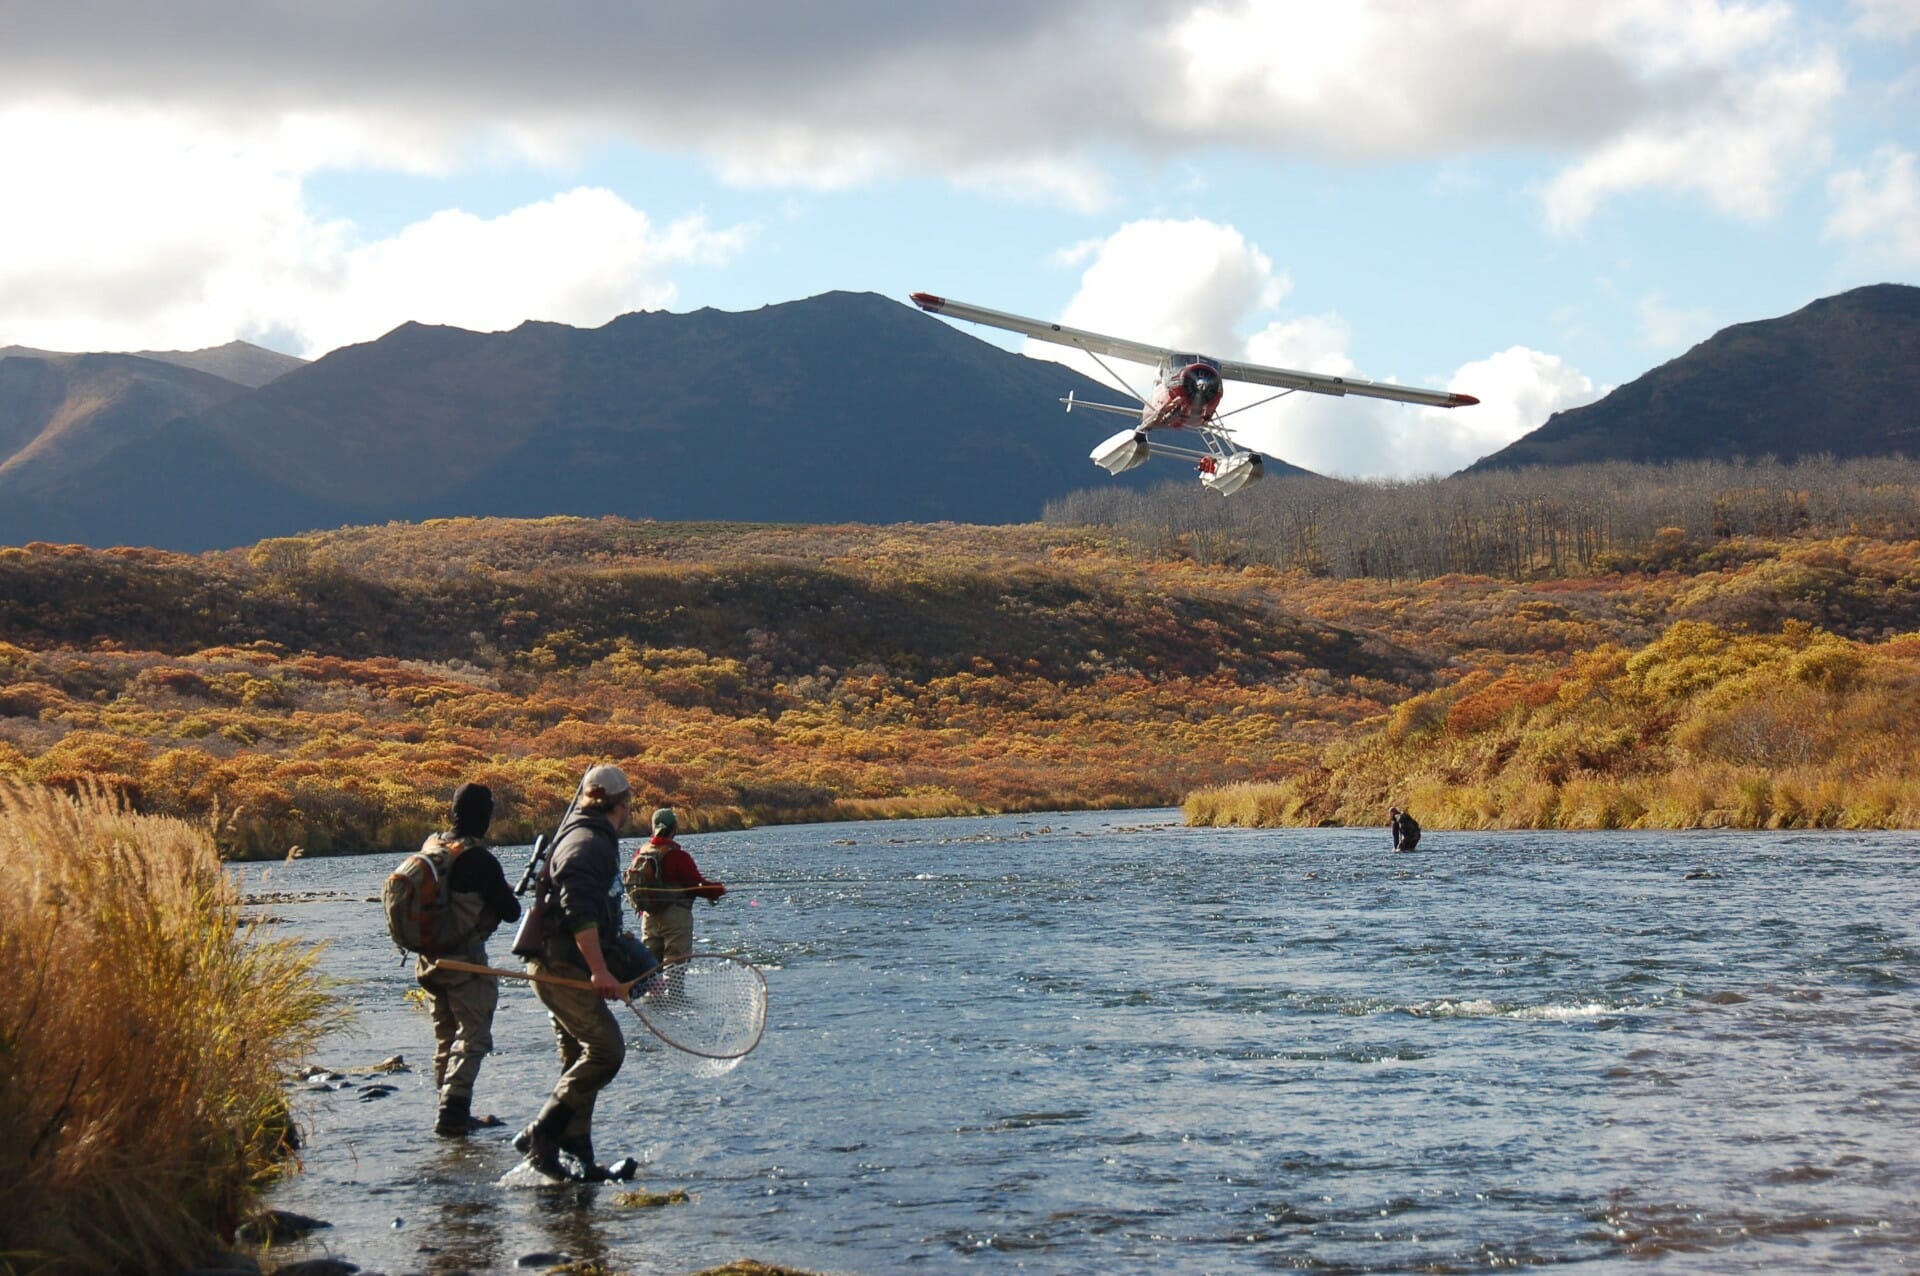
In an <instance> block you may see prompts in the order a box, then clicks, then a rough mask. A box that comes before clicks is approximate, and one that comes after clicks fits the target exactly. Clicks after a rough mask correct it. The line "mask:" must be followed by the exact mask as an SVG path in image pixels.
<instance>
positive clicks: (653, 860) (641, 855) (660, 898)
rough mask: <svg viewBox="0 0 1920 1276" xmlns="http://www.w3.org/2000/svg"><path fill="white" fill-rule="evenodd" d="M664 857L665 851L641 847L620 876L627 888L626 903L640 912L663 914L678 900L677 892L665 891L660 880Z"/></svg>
mask: <svg viewBox="0 0 1920 1276" xmlns="http://www.w3.org/2000/svg"><path fill="white" fill-rule="evenodd" d="M666 857H667V853H666V852H665V851H656V850H653V849H652V848H650V847H646V846H642V847H641V848H640V849H639V850H637V851H635V852H634V853H633V862H632V863H631V864H629V865H627V871H626V872H624V873H622V874H621V875H620V878H621V882H622V884H623V885H625V886H626V888H627V902H628V903H630V904H632V905H633V906H634V908H635V909H637V910H639V911H640V912H643V913H664V912H666V911H667V909H669V908H671V907H672V906H673V904H674V902H675V901H676V900H677V899H678V898H679V895H678V893H677V892H675V891H672V890H669V889H667V886H666V883H665V882H663V881H661V880H660V865H661V863H662V861H664V860H665V859H666Z"/></svg>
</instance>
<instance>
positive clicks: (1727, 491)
mask: <svg viewBox="0 0 1920 1276" xmlns="http://www.w3.org/2000/svg"><path fill="white" fill-rule="evenodd" d="M1044 517H1045V520H1046V521H1047V522H1048V523H1052V524H1056V525H1083V526H1084V525H1092V526H1106V527H1111V528H1114V529H1115V530H1117V531H1120V532H1122V533H1124V534H1125V535H1127V536H1128V537H1129V538H1130V539H1132V540H1133V541H1135V542H1136V543H1138V544H1139V545H1141V546H1142V548H1145V549H1148V550H1150V551H1158V552H1169V551H1178V552H1182V553H1185V554H1188V555H1191V556H1192V558H1193V559H1194V560H1195V561H1197V562H1199V563H1202V564H1206V565H1213V564H1225V565H1232V564H1243V565H1244V564H1255V563H1260V564H1266V565H1268V566H1272V567H1276V568H1281V569H1293V570H1299V571H1304V572H1308V573H1310V574H1313V575H1317V576H1331V577H1335V578H1338V579H1353V578H1374V579H1380V580H1430V579H1433V578H1435V577H1439V576H1445V575H1448V574H1450V573H1455V572H1464V573H1474V574H1482V575H1490V576H1498V577H1503V578H1507V579H1514V580H1524V579H1528V578H1540V577H1556V576H1564V575H1584V574H1587V573H1591V572H1595V571H1601V572H1604V571H1609V570H1616V569H1644V568H1650V567H1658V566H1660V565H1661V560H1662V558H1663V557H1669V556H1672V555H1674V554H1676V553H1678V552H1681V551H1682V549H1683V548H1685V547H1691V551H1697V549H1698V547H1699V546H1701V545H1703V544H1708V543H1711V542H1712V541H1714V540H1725V539H1729V538H1732V537H1736V536H1760V537H1769V538H1772V537H1798V536H1817V537H1832V536H1852V535H1860V536H1871V537H1876V538H1885V539H1892V540H1901V539H1911V538H1915V537H1920V461H1910V460H1907V459H1905V458H1902V457H1888V458H1867V459H1855V460H1844V461H1837V460H1834V459H1832V458H1830V457H1823V458H1817V459H1811V460H1801V461H1797V462H1795V463H1793V464H1782V463H1780V462H1777V461H1774V460H1771V459H1763V460H1760V461H1754V462H1725V461H1688V462H1679V463H1675V464H1671V465H1636V464H1629V463H1625V462H1611V463H1607V464H1600V465H1580V466H1565V467H1529V468H1526V469H1521V470H1511V471H1502V472H1496V473H1488V474H1459V475H1454V476H1451V477H1448V478H1430V479H1417V480H1411V481H1408V480H1388V481H1378V482H1346V481H1341V480H1336V479H1327V478H1320V477H1318V476H1289V477H1285V478H1276V479H1270V480H1268V481H1267V482H1264V483H1261V484H1259V485H1258V486H1255V487H1252V488H1248V489H1247V490H1245V491H1243V492H1241V493H1239V494H1237V495H1235V496H1233V497H1232V498H1231V499H1226V500H1223V499H1220V498H1218V497H1216V496H1215V495H1214V494H1213V493H1211V492H1207V491H1204V490H1201V489H1199V488H1198V487H1197V486H1196V485H1194V484H1192V483H1169V484H1166V485H1164V486H1162V487H1159V488H1156V489H1154V490H1152V491H1147V492H1135V491H1129V490H1126V489H1124V488H1101V489H1095V490H1090V491H1083V492H1078V493H1075V494H1074V495H1072V496H1069V497H1065V498H1063V499H1061V500H1057V501H1053V502H1050V503H1049V504H1048V505H1047V508H1046V513H1045V516H1044ZM1691 551H1690V552H1691Z"/></svg>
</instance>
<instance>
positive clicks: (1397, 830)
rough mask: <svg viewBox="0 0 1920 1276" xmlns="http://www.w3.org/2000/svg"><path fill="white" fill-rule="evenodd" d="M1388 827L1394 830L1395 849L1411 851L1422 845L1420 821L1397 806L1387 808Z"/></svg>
mask: <svg viewBox="0 0 1920 1276" xmlns="http://www.w3.org/2000/svg"><path fill="white" fill-rule="evenodd" d="M1387 827H1388V828H1389V829H1392V830H1393V849H1394V850H1396V851H1410V850H1412V849H1413V848H1414V847H1416V846H1418V845H1420V821H1418V820H1416V819H1414V818H1413V816H1412V815H1410V814H1408V813H1407V812H1405V811H1403V810H1401V809H1400V808H1399V807H1397V806H1390V807H1388V808H1387Z"/></svg>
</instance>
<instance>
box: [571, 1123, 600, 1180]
mask: <svg viewBox="0 0 1920 1276" xmlns="http://www.w3.org/2000/svg"><path fill="white" fill-rule="evenodd" d="M560 1150H561V1151H562V1152H565V1153H566V1154H567V1155H568V1156H569V1157H572V1158H573V1165H574V1169H573V1177H574V1178H575V1179H577V1180H578V1181H580V1182H582V1183H604V1182H606V1181H607V1167H606V1166H604V1165H602V1164H600V1162H598V1161H596V1160H594V1159H593V1136H592V1135H591V1134H565V1135H562V1136H561V1137H560Z"/></svg>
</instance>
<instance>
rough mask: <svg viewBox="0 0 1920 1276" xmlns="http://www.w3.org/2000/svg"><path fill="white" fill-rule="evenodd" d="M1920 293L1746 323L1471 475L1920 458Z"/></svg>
mask: <svg viewBox="0 0 1920 1276" xmlns="http://www.w3.org/2000/svg"><path fill="white" fill-rule="evenodd" d="M1917 402H1920V288H1913V287H1908V286H1906V285H1903V284H1876V285H1873V286H1871V287H1866V288H1855V289H1853V290H1852V291H1851V292H1844V293H1841V294H1839V295H1838V296H1834V297H1826V298H1823V299H1821V300H1819V301H1816V302H1814V303H1813V304H1811V305H1809V306H1806V307H1804V308H1802V309H1800V310H1796V311H1794V312H1793V313H1792V314H1790V315H1783V316H1781V317H1779V318H1777V319H1766V320H1761V321H1759V322H1756V323H1742V324H1736V325H1734V326H1733V327H1731V328H1726V329H1723V330H1722V331H1720V332H1717V333H1715V334H1714V335H1713V336H1712V337H1710V338H1708V339H1707V340H1705V341H1703V342H1701V343H1700V344H1699V345H1697V346H1695V347H1694V348H1693V349H1691V350H1689V351H1688V352H1687V353H1686V354H1684V355H1681V356H1680V357H1679V358H1677V359H1674V360H1672V361H1671V362H1669V363H1665V364H1662V365H1661V366H1660V367H1658V368H1655V369H1654V370H1653V371H1651V372H1648V373H1646V374H1645V375H1644V376H1641V377H1638V378H1636V379H1635V380H1633V381H1630V382H1628V383H1627V384H1626V385H1623V386H1621V387H1620V388H1619V389H1617V390H1614V391H1613V392H1612V393H1611V394H1609V395H1607V396H1606V397H1605V398H1603V399H1601V400H1600V401H1599V402H1597V403H1591V404H1588V405H1587V406H1585V407H1579V408H1573V409H1571V410H1569V411H1566V412H1556V413H1554V414H1553V416H1552V417H1550V418H1549V419H1548V420H1547V423H1546V424H1545V425H1542V426H1541V427H1540V428H1539V429H1537V430H1535V431H1533V432H1532V433H1531V434H1528V435H1526V436H1525V437H1523V438H1520V439H1518V440H1516V441H1515V442H1513V443H1511V444H1509V445H1508V446H1507V447H1505V448H1502V449H1501V450H1500V451H1498V452H1495V453H1493V454H1492V455H1491V456H1487V457H1483V458H1481V459H1480V460H1478V461H1476V462H1474V463H1473V464H1472V465H1470V466H1468V467H1467V469H1466V471H1465V473H1469V474H1474V473H1485V472H1487V471H1490V470H1510V469H1517V468H1519V467H1522V466H1528V465H1551V466H1561V465H1576V464H1585V463H1592V462H1598V461H1679V460H1704V459H1713V460H1730V459H1733V458H1736V457H1745V458H1749V459H1756V460H1757V459H1759V458H1761V457H1766V456H1772V457H1775V458H1777V459H1779V460H1783V461H1791V460H1795V459H1798V458H1800V457H1807V456H1820V455H1832V456H1835V457H1839V458H1843V459H1844V458H1848V457H1871V456H1893V455H1896V454H1898V455H1904V456H1909V457H1912V456H1920V412H1916V411H1915V409H1914V404H1915V403H1917Z"/></svg>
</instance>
